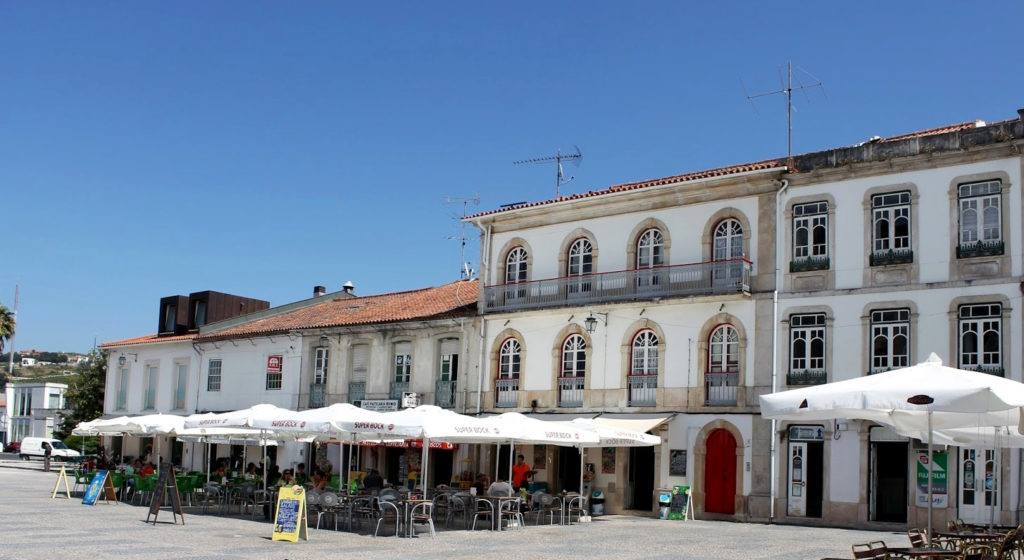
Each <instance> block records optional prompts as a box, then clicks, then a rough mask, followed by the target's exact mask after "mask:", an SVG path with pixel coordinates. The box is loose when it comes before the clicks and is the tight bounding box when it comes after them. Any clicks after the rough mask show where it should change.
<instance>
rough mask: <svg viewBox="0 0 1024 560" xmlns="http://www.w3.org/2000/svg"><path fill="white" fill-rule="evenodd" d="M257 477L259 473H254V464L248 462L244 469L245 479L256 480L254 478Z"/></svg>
mask: <svg viewBox="0 0 1024 560" xmlns="http://www.w3.org/2000/svg"><path fill="white" fill-rule="evenodd" d="M258 475H259V473H258V472H257V471H256V463H252V462H250V463H249V464H248V465H247V466H246V467H245V477H246V478H256V476H258Z"/></svg>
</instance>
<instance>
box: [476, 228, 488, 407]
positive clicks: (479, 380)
mask: <svg viewBox="0 0 1024 560" xmlns="http://www.w3.org/2000/svg"><path fill="white" fill-rule="evenodd" d="M473 225H475V226H476V227H477V229H479V230H482V231H483V232H484V246H483V250H482V251H481V255H480V261H481V262H480V291H481V292H483V291H484V287H485V286H487V279H488V278H489V277H490V275H491V274H490V272H491V256H490V255H491V224H487V229H484V228H483V227H482V226H481V225H480V222H479V221H477V222H473ZM478 305H479V304H478ZM482 315H483V314H482V313H481V317H480V342H479V344H480V356H479V359H478V360H477V363H476V371H477V376H476V413H477V414H480V413H481V412H482V411H483V399H484V344H485V342H486V340H487V320H485V319H484V318H483V317H482Z"/></svg>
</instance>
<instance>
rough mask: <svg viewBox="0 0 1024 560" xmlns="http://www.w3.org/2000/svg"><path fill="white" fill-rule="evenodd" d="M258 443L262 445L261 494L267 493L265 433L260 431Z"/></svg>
mask: <svg viewBox="0 0 1024 560" xmlns="http://www.w3.org/2000/svg"><path fill="white" fill-rule="evenodd" d="M260 440H261V441H260V443H262V444H263V492H264V493H266V491H267V431H266V430H260Z"/></svg>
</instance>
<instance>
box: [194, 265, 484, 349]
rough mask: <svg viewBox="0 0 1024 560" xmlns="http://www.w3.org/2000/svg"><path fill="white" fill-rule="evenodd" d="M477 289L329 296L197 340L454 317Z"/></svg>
mask: <svg viewBox="0 0 1024 560" xmlns="http://www.w3.org/2000/svg"><path fill="white" fill-rule="evenodd" d="M478 290H479V288H478V285H477V281H476V280H465V281H464V280H460V281H458V282H452V283H450V284H445V285H443V286H438V287H434V288H423V289H420V290H412V291H408V292H397V293H391V294H380V295H375V296H361V297H354V298H339V299H330V300H327V301H324V302H323V303H318V304H315V305H311V306H309V307H306V308H303V309H297V310H295V311H291V312H288V313H283V314H281V315H275V316H271V317H266V318H263V319H257V320H255V321H251V322H247V323H244V324H241V325H237V326H234V327H229V328H227V329H224V330H220V331H216V332H211V333H208V334H204V335H202V336H201V337H200V340H211V339H222V338H231V337H236V336H251V335H262V334H274V333H283V332H288V331H292V330H298V329H315V328H327V327H338V326H346V325H367V324H373V323H394V322H399V321H410V320H415V319H443V318H446V317H456V316H459V315H461V314H463V313H465V312H467V311H468V312H470V313H472V312H473V310H474V309H475V306H476V301H477V296H478V295H479V292H478Z"/></svg>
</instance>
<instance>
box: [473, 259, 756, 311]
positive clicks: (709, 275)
mask: <svg viewBox="0 0 1024 560" xmlns="http://www.w3.org/2000/svg"><path fill="white" fill-rule="evenodd" d="M750 268H751V262H750V261H749V260H747V259H743V258H739V259H731V260H724V261H713V262H702V263H693V264H682V265H676V266H661V267H656V268H645V269H639V270H620V271H617V272H603V273H600V274H587V275H584V276H573V277H569V278H549V279H545V280H534V281H531V282H520V283H515V284H499V285H495V286H487V287H485V288H484V300H483V312H484V313H493V312H498V311H515V310H519V309H536V308H542V307H557V306H561V305H582V304H587V303H595V302H609V301H632V300H642V299H653V298H662V297H673V296H698V295H713V294H732V293H744V292H748V291H750Z"/></svg>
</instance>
